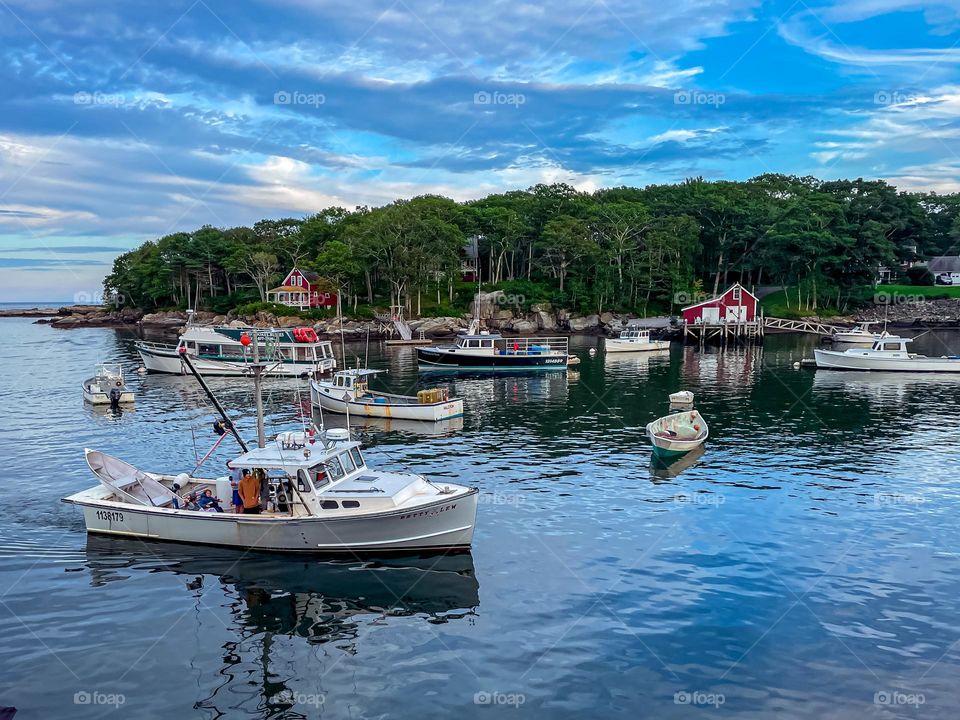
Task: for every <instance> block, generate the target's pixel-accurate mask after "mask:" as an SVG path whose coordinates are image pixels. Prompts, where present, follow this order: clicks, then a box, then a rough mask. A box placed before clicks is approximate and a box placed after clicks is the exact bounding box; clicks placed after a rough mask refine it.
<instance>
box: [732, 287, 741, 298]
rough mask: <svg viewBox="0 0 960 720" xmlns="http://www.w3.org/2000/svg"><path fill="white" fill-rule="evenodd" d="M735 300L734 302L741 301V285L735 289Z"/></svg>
mask: <svg viewBox="0 0 960 720" xmlns="http://www.w3.org/2000/svg"><path fill="white" fill-rule="evenodd" d="M733 299H734V300H739V299H740V286H739V285H738V286H737V287H735V288H734V289H733Z"/></svg>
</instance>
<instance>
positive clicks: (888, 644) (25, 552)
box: [0, 320, 960, 718]
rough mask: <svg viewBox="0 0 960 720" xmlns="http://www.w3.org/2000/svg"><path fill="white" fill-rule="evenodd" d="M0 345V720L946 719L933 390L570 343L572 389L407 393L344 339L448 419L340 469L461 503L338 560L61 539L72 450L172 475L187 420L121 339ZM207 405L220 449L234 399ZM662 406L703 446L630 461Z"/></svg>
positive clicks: (203, 420) (942, 520) (566, 380)
mask: <svg viewBox="0 0 960 720" xmlns="http://www.w3.org/2000/svg"><path fill="white" fill-rule="evenodd" d="M0 329H2V331H3V334H4V337H5V340H6V342H5V352H4V353H3V357H2V359H0V364H2V367H0V401H2V402H3V407H4V408H5V421H4V422H3V423H2V425H0V457H2V459H3V462H4V466H5V473H4V475H5V481H4V482H3V483H2V484H0V505H2V507H3V509H4V510H3V516H2V519H0V637H2V642H0V706H3V705H7V706H14V707H17V708H18V711H19V712H18V714H17V718H21V717H24V718H51V717H71V718H73V717H78V718H86V717H89V718H99V717H110V716H116V717H160V716H175V715H176V716H181V717H182V716H197V717H209V718H215V717H221V716H226V717H230V718H233V717H250V718H270V717H290V718H297V717H330V718H340V717H344V718H347V717H349V718H406V717H418V716H419V717H447V716H450V715H452V714H455V715H456V716H457V717H466V718H473V717H490V716H491V713H497V714H505V715H506V716H507V717H518V718H519V717H524V716H526V717H537V718H540V717H547V718H584V717H603V718H635V717H655V718H693V717H730V718H760V717H778V718H810V717H819V718H863V717H868V718H869V717H876V718H896V717H925V718H953V717H956V715H957V708H958V705H960V690H958V689H957V683H956V676H957V671H958V664H960V615H958V612H957V606H958V598H960V556H958V550H960V524H958V522H957V517H958V515H960V485H958V481H957V477H956V470H957V467H958V449H957V443H956V440H957V437H958V432H960V392H958V390H960V378H950V377H933V376H930V377H923V376H920V377H907V376H902V375H900V376H897V375H892V376H891V375H877V374H871V375H858V374H841V373H829V372H813V371H810V370H795V369H794V368H793V363H794V362H795V361H797V360H799V359H800V358H802V357H809V356H811V355H812V348H813V346H814V340H812V339H806V338H798V337H796V336H771V337H768V338H767V342H766V345H765V347H764V348H762V349H760V348H753V349H748V350H728V351H724V352H718V351H716V350H708V351H705V352H700V351H697V350H695V349H692V348H682V347H680V346H678V345H675V346H674V347H673V349H672V350H671V351H670V352H668V353H665V354H660V355H656V356H646V357H639V358H637V357H629V358H627V357H624V358H613V357H611V358H609V359H606V358H605V357H604V355H603V353H602V352H601V353H598V354H597V356H596V357H590V356H589V355H588V353H587V351H588V349H589V348H590V347H594V346H597V344H598V341H597V340H596V339H595V338H576V339H575V340H574V341H573V345H574V349H575V351H576V352H577V353H578V354H579V355H580V356H581V357H582V364H581V365H580V368H579V371H578V372H571V373H569V374H563V373H559V374H551V375H538V376H527V377H461V376H451V375H430V376H422V375H421V376H420V377H418V376H417V373H416V370H415V361H414V353H413V351H412V349H409V348H407V349H391V350H387V349H385V348H381V347H380V346H378V345H376V344H374V345H372V346H371V357H370V364H371V366H373V367H378V368H384V369H388V370H389V374H388V375H387V376H385V377H383V378H382V380H381V381H382V382H383V383H384V384H385V385H387V386H389V387H391V388H393V389H394V390H397V391H407V390H410V389H413V388H415V387H419V388H423V387H431V386H437V385H443V386H446V387H449V388H450V390H451V392H452V393H453V394H456V395H459V396H461V397H463V398H464V400H465V403H466V417H465V418H464V419H463V420H462V421H457V422H454V423H452V424H451V425H450V426H447V427H441V428H438V429H437V430H436V431H435V432H433V433H423V432H420V430H419V428H418V427H417V426H407V425H404V424H402V423H392V424H389V423H380V424H378V425H364V426H362V427H360V428H359V429H360V430H361V433H360V434H361V437H362V439H363V440H364V443H365V445H366V446H367V450H366V455H367V459H368V462H369V463H370V464H371V465H373V466H380V467H385V466H393V467H401V468H406V469H409V470H415V471H418V472H423V473H424V474H428V475H432V476H435V477H441V478H449V479H451V480H457V481H462V482H465V483H468V484H473V485H477V486H479V487H480V488H481V492H482V500H481V502H482V504H481V507H480V511H479V514H478V527H477V533H476V536H475V543H474V547H473V550H472V552H471V553H468V554H462V555H457V556H453V557H447V558H441V559H438V558H418V557H406V558H385V559H376V558H372V559H366V560H364V561H363V562H356V561H345V560H329V559H323V558H299V557H293V558H290V557H285V556H274V555H260V554H243V553H239V552H232V551H220V550H215V549H213V550H211V549H196V548H190V547H185V546H178V545H159V544H155V543H141V542H138V541H118V540H112V539H99V540H92V539H91V540H89V541H88V540H87V537H86V535H85V532H84V528H83V522H82V518H81V517H80V514H79V511H77V510H76V509H75V508H72V507H70V506H67V505H64V504H62V503H60V502H59V498H60V497H61V496H63V495H66V494H69V493H71V492H74V491H76V490H78V489H82V488H84V487H88V486H90V485H91V484H92V482H93V479H92V476H91V475H90V474H89V472H88V471H87V469H86V467H85V465H84V461H83V457H82V451H83V448H84V447H95V448H98V449H103V450H105V451H107V452H110V453H113V454H117V455H120V456H122V457H124V458H125V459H128V460H130V461H132V462H134V463H135V464H138V465H140V466H141V467H144V468H147V469H163V470H189V469H190V468H191V467H192V465H193V464H194V458H195V456H196V455H195V453H199V454H201V455H202V454H203V453H204V452H206V450H207V449H208V448H209V447H210V445H211V444H212V442H213V440H214V438H215V436H214V435H213V433H212V431H211V424H212V422H213V420H214V414H213V409H212V408H211V407H210V406H209V404H208V403H207V401H206V400H205V398H204V397H203V395H202V393H201V392H200V390H199V388H198V387H197V386H196V384H195V383H194V382H193V381H191V380H189V379H187V378H179V377H160V376H138V375H136V374H135V373H133V371H134V370H135V368H136V367H137V366H138V364H139V363H138V361H137V357H136V354H135V352H134V350H133V346H132V341H133V336H132V334H130V333H127V332H123V331H116V330H106V329H89V330H69V331H55V330H52V329H51V328H48V327H44V326H37V325H33V324H32V323H31V321H29V320H2V321H0ZM916 346H917V347H916V349H917V350H918V351H919V352H927V353H930V354H943V353H945V352H947V351H949V352H957V351H960V337H958V336H955V335H950V334H941V335H937V334H933V333H931V334H928V335H926V336H925V337H923V338H921V339H920V340H919V341H918V342H917V343H916ZM347 350H348V355H349V356H350V358H351V360H350V361H351V363H352V362H355V360H354V359H353V358H354V357H355V355H356V354H360V355H361V356H362V354H363V351H364V349H363V346H362V344H353V345H348V347H347ZM101 360H120V361H122V362H123V363H124V365H125V367H126V368H127V370H128V371H129V372H130V373H131V378H132V380H131V384H132V386H133V387H134V389H135V390H136V392H137V404H136V408H135V409H134V410H132V411H124V412H123V413H122V414H114V413H112V412H109V411H98V410H93V409H91V408H90V407H85V406H84V405H83V403H82V400H81V397H80V392H79V383H80V381H81V380H82V379H84V378H85V377H87V376H88V375H89V374H90V371H91V369H92V367H93V364H94V363H95V362H97V361H101ZM211 384H212V385H213V387H214V388H215V390H217V392H218V394H220V396H221V399H222V400H223V401H224V403H225V404H226V405H227V406H228V408H231V409H232V410H233V411H234V412H235V413H236V417H238V418H239V423H238V424H239V425H240V426H241V427H242V429H243V431H244V433H245V434H246V435H247V436H250V435H252V434H253V418H252V415H251V409H252V406H253V403H252V395H251V392H250V388H249V387H247V386H246V385H245V384H244V383H242V382H239V383H238V382H237V381H235V380H218V379H215V380H212V382H211ZM297 386H298V384H297V382H296V381H290V380H278V381H271V382H270V383H269V384H268V385H267V409H268V413H269V422H270V423H271V425H272V426H273V429H274V431H276V430H279V429H280V428H282V427H284V426H286V425H288V424H289V423H291V422H296V419H297V418H298V417H299V416H300V415H301V413H302V412H303V410H304V408H305V407H306V406H307V403H308V394H307V393H306V392H305V391H302V392H301V394H300V397H299V398H298V397H297ZM679 389H689V390H692V391H694V392H695V393H696V394H697V399H698V408H699V409H700V411H701V412H702V413H703V415H704V416H705V417H706V418H707V420H708V421H709V423H710V428H711V438H710V441H709V443H708V446H707V449H706V451H705V452H704V453H703V454H702V455H699V456H697V457H693V458H688V459H686V460H685V461H683V462H681V464H680V465H674V466H669V467H657V466H651V464H650V453H649V449H648V446H647V444H646V442H645V440H644V437H643V426H644V425H645V423H646V422H648V421H649V420H651V419H653V418H654V417H656V416H657V415H660V414H665V412H666V410H667V406H666V396H667V394H668V393H670V392H673V391H676V390H679ZM301 390H304V389H301ZM328 420H333V418H332V417H328ZM338 422H339V423H341V424H342V420H338ZM328 424H330V425H335V424H338V423H337V422H329V423H328ZM355 429H358V428H357V427H355ZM234 451H235V448H233V447H228V443H227V442H224V443H223V447H222V448H221V450H219V451H218V452H217V454H216V455H215V456H214V460H213V461H211V466H210V468H209V469H210V472H211V473H213V472H214V471H215V470H216V471H217V472H219V469H220V468H222V467H223V463H224V462H225V461H226V460H227V459H228V458H229V457H230V456H231V454H233V453H234Z"/></svg>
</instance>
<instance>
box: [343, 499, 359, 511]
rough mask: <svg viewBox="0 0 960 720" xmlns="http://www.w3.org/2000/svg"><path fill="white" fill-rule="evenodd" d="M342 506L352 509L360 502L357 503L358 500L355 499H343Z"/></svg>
mask: <svg viewBox="0 0 960 720" xmlns="http://www.w3.org/2000/svg"><path fill="white" fill-rule="evenodd" d="M343 507H344V508H351V509H353V508H358V507H360V503H359V502H358V501H356V500H344V501H343Z"/></svg>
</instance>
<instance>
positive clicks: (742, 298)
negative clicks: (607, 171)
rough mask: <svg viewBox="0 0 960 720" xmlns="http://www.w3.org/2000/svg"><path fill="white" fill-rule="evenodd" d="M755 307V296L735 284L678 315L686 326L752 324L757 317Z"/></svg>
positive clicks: (756, 303)
mask: <svg viewBox="0 0 960 720" xmlns="http://www.w3.org/2000/svg"><path fill="white" fill-rule="evenodd" d="M757 305H758V300H757V296H756V295H754V294H753V293H752V292H750V291H749V290H747V289H746V288H745V287H743V285H741V284H740V283H737V284H736V285H734V286H733V287H731V288H729V289H728V290H727V291H726V292H725V293H723V294H722V295H717V296H716V297H714V298H710V299H709V300H704V301H703V302H698V303H695V304H693V305H687V306H686V307H685V308H683V309H681V310H680V314H681V316H682V317H683V321H684V322H685V323H687V324H688V325H700V324H703V325H717V324H719V323H721V322H727V323H737V322H753V321H754V320H755V319H756V317H757Z"/></svg>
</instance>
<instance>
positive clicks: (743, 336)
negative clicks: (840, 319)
mask: <svg viewBox="0 0 960 720" xmlns="http://www.w3.org/2000/svg"><path fill="white" fill-rule="evenodd" d="M843 329H844V328H841V327H840V326H838V325H828V324H827V323H821V322H814V321H811V320H788V319H786V318H777V317H766V316H765V315H763V313H761V314H760V315H759V316H757V317H756V318H754V319H753V320H745V321H742V322H719V323H687V324H685V325H684V326H683V339H684V342H687V341H688V340H689V341H690V342H691V343H693V344H697V345H708V344H718V345H753V344H756V345H759V344H761V343H763V338H764V336H765V335H766V334H767V331H771V332H775V333H776V332H784V333H789V332H799V333H809V334H812V335H819V336H821V337H830V336H831V335H833V334H834V333H835V332H837V331H841V330H843Z"/></svg>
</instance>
